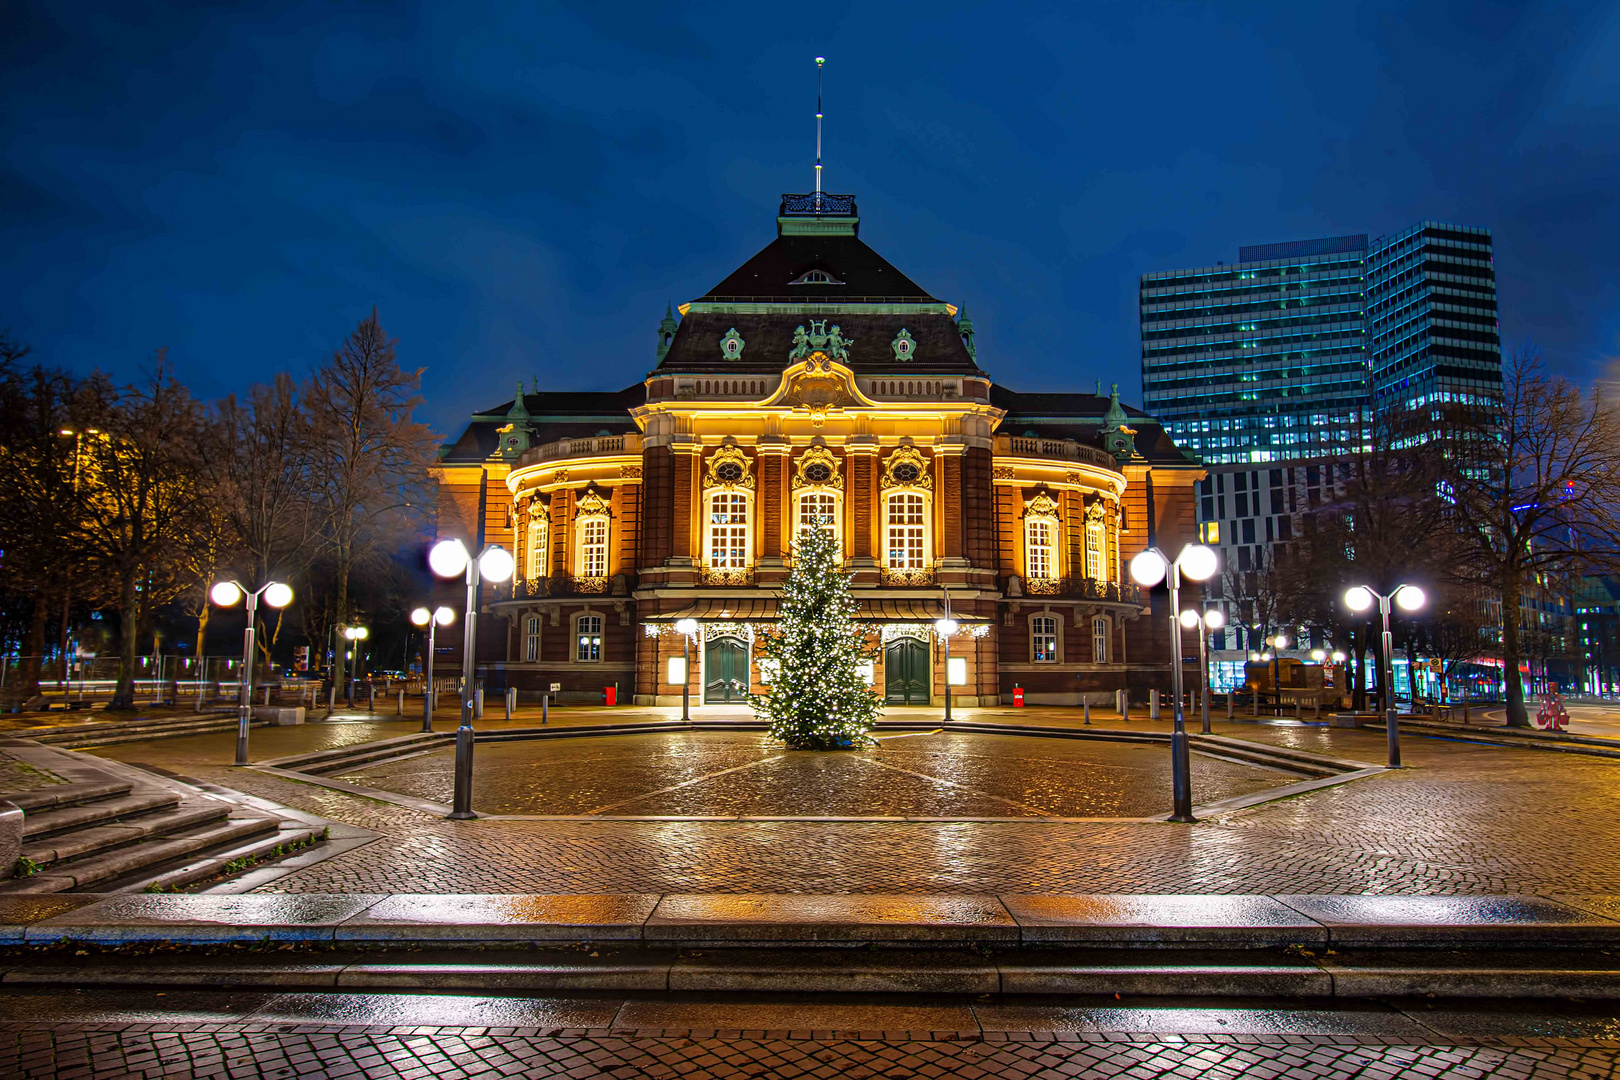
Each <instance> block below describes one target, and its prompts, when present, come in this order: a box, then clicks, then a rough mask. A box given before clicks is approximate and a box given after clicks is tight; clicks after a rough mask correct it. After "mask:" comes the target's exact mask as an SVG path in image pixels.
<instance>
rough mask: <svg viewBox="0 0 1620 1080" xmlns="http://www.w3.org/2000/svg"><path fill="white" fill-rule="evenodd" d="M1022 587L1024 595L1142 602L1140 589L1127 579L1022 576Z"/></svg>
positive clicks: (1123, 602)
mask: <svg viewBox="0 0 1620 1080" xmlns="http://www.w3.org/2000/svg"><path fill="white" fill-rule="evenodd" d="M1022 589H1023V593H1024V595H1025V596H1059V597H1063V598H1064V599H1070V600H1101V601H1104V602H1106V603H1114V604H1140V603H1141V602H1142V590H1141V589H1140V588H1139V587H1137V586H1136V585H1135V584H1133V583H1131V582H1128V581H1100V580H1098V579H1097V578H1088V577H1066V578H1024V579H1022Z"/></svg>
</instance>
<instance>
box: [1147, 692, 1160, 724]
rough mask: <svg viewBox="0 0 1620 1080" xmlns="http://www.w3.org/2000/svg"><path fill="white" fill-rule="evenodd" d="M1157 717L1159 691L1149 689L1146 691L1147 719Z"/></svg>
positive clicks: (1155, 718)
mask: <svg viewBox="0 0 1620 1080" xmlns="http://www.w3.org/2000/svg"><path fill="white" fill-rule="evenodd" d="M1158 718H1159V692H1158V691H1157V690H1149V691H1148V719H1149V720H1157V719H1158Z"/></svg>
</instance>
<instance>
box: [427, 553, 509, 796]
mask: <svg viewBox="0 0 1620 1080" xmlns="http://www.w3.org/2000/svg"><path fill="white" fill-rule="evenodd" d="M428 566H430V567H432V569H433V572H434V573H435V574H438V575H439V576H440V577H442V578H452V577H455V576H456V575H457V574H461V573H465V574H466V576H467V609H466V611H465V612H464V613H463V615H462V620H463V621H462V637H461V640H462V645H461V726H460V727H458V728H457V729H456V788H455V794H454V796H453V797H452V799H451V802H450V815H449V816H450V818H451V819H452V820H455V821H466V820H468V819H470V818H475V817H477V816H478V815H477V814H475V813H473V810H472V757H473V726H472V722H473V709H474V707H475V706H476V704H477V697H476V695H477V689H476V685H475V684H476V682H477V657H476V655H475V654H476V652H477V651H478V586H479V583H480V582H481V581H489V582H491V583H493V584H496V585H498V584H500V583H501V582H503V581H505V580H506V579H507V578H509V577H511V576H512V570H513V569H514V564H513V561H512V553H511V552H510V551H507V550H506V549H505V548H503V547H501V545H499V544H490V545H489V546H488V547H486V548H484V550H483V551H481V552H479V553H478V557H477V558H476V559H475V558H473V557H472V555H471V554H470V553H469V552H468V551H467V546H466V545H465V544H463V543H462V542H461V541H460V540H440V541H439V542H438V543H437V544H434V545H433V549H432V550H431V551H429V552H428Z"/></svg>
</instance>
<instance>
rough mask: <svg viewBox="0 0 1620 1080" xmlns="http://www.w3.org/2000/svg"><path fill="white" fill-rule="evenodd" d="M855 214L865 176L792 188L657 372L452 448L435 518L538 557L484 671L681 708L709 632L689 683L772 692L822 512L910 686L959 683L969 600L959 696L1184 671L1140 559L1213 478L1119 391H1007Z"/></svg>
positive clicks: (920, 695)
mask: <svg viewBox="0 0 1620 1080" xmlns="http://www.w3.org/2000/svg"><path fill="white" fill-rule="evenodd" d="M859 224H860V222H859V218H858V216H857V214H856V208H855V200H854V198H853V197H852V196H835V195H826V194H821V193H817V194H815V195H793V196H784V198H783V202H782V207H781V212H780V214H779V216H778V219H777V237H776V239H775V240H774V241H772V242H771V243H770V244H768V245H767V246H766V247H765V248H764V249H763V250H761V251H760V252H759V253H758V254H757V255H755V256H754V257H753V258H752V259H750V260H749V261H748V262H747V263H745V264H744V265H743V266H741V267H739V268H738V269H737V270H736V271H735V272H734V273H732V274H731V275H730V276H728V277H727V278H726V279H725V280H724V281H722V282H720V283H719V284H718V285H716V286H715V287H714V288H712V289H710V290H709V291H708V292H707V293H705V294H704V295H702V296H700V297H698V298H697V299H695V300H693V301H691V302H689V303H686V304H682V305H680V309H679V315H680V317H679V318H677V317H676V313H675V312H674V311H673V310H672V311H669V312H666V314H665V318H664V320H663V322H662V323H661V324H660V326H659V330H658V341H657V351H656V359H657V364H656V366H655V367H654V368H653V369H652V371H651V372H650V373H649V374H648V375H647V377H646V378H645V379H644V380H643V381H641V382H639V383H637V384H635V385H634V386H631V387H629V388H627V389H625V390H622V391H618V392H615V393H596V394H552V393H538V392H536V393H529V394H524V393H522V392H521V388H520V392H519V394H518V395H517V397H516V398H515V399H514V400H513V401H512V402H511V403H510V404H509V405H504V406H500V407H498V408H496V409H492V410H489V411H487V412H484V413H479V414H476V415H474V416H473V417H472V420H471V423H470V424H469V425H468V427H467V429H466V430H465V431H464V432H463V433H462V434H461V436H460V437H459V438H458V439H457V440H456V441H455V442H453V443H451V444H450V445H448V446H447V447H446V448H445V449H444V452H443V454H442V457H441V462H440V465H439V469H438V475H439V479H440V483H441V509H440V522H439V532H440V535H441V536H459V537H462V538H464V539H466V540H468V541H469V542H471V543H473V544H484V543H501V544H503V545H507V546H510V547H512V548H514V550H515V551H516V553H517V556H518V573H517V577H516V579H515V581H514V582H513V583H512V584H511V585H509V586H503V587H497V588H494V589H488V590H486V596H485V604H486V610H487V611H488V612H489V613H490V614H492V615H493V616H494V618H490V619H487V620H485V625H486V632H485V634H484V636H483V637H482V639H481V643H480V661H481V663H480V669H481V671H482V673H483V675H484V678H485V680H486V684H487V685H492V686H517V687H519V688H520V689H525V690H534V689H545V688H548V687H553V686H556V687H559V688H560V689H561V691H562V692H563V693H564V694H565V695H568V696H569V697H572V698H574V699H575V700H601V692H602V691H603V689H604V688H606V687H609V686H612V687H614V688H615V690H616V693H617V695H618V697H619V699H620V700H625V699H626V698H633V700H634V701H635V702H637V703H642V704H665V705H667V704H678V703H679V702H680V699H681V692H682V686H681V685H680V684H678V683H671V682H670V681H669V680H670V678H671V677H672V675H673V674H674V673H675V671H676V669H677V668H678V667H679V665H675V666H672V665H671V664H670V663H669V661H670V660H671V659H672V658H674V657H677V656H683V655H684V654H685V652H686V650H688V649H691V650H692V654H691V655H692V660H693V662H692V663H691V665H690V666H689V669H688V671H687V673H686V677H687V680H688V684H687V689H689V690H690V692H691V695H692V700H693V701H694V703H705V704H728V703H736V702H738V701H740V700H741V699H742V695H743V692H744V690H745V689H746V690H751V691H754V692H760V691H763V690H767V689H768V686H769V674H770V673H769V670H768V669H767V670H765V671H761V669H760V665H759V663H758V661H757V657H756V655H755V650H754V648H753V643H754V639H755V636H756V634H757V633H758V631H759V630H760V629H761V628H762V626H763V625H765V624H768V623H769V622H771V620H772V619H773V617H774V614H775V604H776V601H775V587H776V586H778V585H779V584H780V583H781V581H782V580H783V579H784V577H785V576H786V575H787V573H788V572H789V569H790V565H791V559H792V544H793V538H794V536H796V535H797V534H798V533H799V532H800V531H801V530H803V529H807V528H815V529H823V530H826V531H828V532H830V533H832V534H833V535H834V536H835V537H836V539H837V540H838V542H839V543H840V545H841V546H842V549H843V553H844V562H845V566H846V569H847V571H848V573H849V574H850V576H851V584H852V588H853V592H854V595H855V596H856V598H857V600H858V603H859V605H860V613H859V619H860V621H861V623H862V624H863V626H864V628H865V632H867V633H869V634H870V635H871V638H872V640H873V642H874V643H875V644H877V645H878V646H879V647H880V651H879V659H878V660H877V662H876V663H875V664H874V665H873V667H872V671H871V672H870V677H871V679H872V681H873V685H874V686H875V687H877V688H878V689H879V690H880V691H881V692H882V694H883V696H884V698H885V700H886V701H888V702H889V703H891V704H927V703H931V702H934V701H937V700H939V699H940V698H941V697H942V695H943V692H944V684H945V679H946V677H947V674H946V666H945V664H944V663H943V652H944V646H945V643H944V642H941V641H940V640H938V638H937V634H936V632H935V630H934V628H933V624H934V622H935V620H937V619H938V618H939V617H940V616H941V615H943V614H944V613H945V612H946V610H947V605H948V608H949V611H950V613H951V615H952V617H953V618H954V619H955V620H956V622H957V624H958V626H959V629H958V631H957V633H956V635H955V636H954V638H953V640H951V641H950V643H949V647H950V655H951V656H952V657H953V658H958V657H960V658H963V659H965V661H966V664H965V671H963V672H962V681H961V682H960V685H956V686H954V688H953V691H954V693H953V696H955V698H956V700H957V701H958V702H959V703H961V704H964V705H973V704H991V703H996V702H1001V701H1005V700H1009V699H1010V698H1011V697H1012V694H1013V691H1014V689H1015V688H1018V689H1023V690H1024V691H1025V692H1026V700H1028V701H1030V702H1051V703H1071V704H1072V703H1079V702H1081V701H1086V700H1089V701H1094V702H1099V703H1100V702H1103V701H1109V700H1112V696H1113V693H1114V691H1116V690H1118V689H1122V688H1128V689H1132V690H1133V691H1137V692H1138V694H1139V696H1140V695H1141V694H1144V693H1145V691H1146V690H1147V689H1152V688H1161V689H1162V688H1165V687H1167V686H1168V682H1169V640H1168V629H1167V628H1168V618H1169V613H1168V611H1167V610H1161V611H1159V613H1158V614H1159V615H1160V616H1162V617H1161V618H1148V617H1147V616H1148V614H1149V612H1150V610H1151V608H1152V605H1151V604H1150V602H1149V600H1148V599H1147V598H1146V597H1144V596H1143V595H1142V594H1140V593H1139V592H1138V590H1137V588H1136V587H1135V586H1134V585H1132V584H1130V583H1129V582H1128V581H1127V580H1126V579H1125V575H1124V574H1123V572H1122V571H1123V568H1124V567H1125V566H1126V564H1127V563H1128V562H1129V560H1130V558H1131V557H1132V556H1133V555H1134V554H1136V553H1137V552H1138V551H1141V550H1142V549H1144V548H1145V547H1147V546H1148V545H1150V544H1158V545H1159V546H1161V547H1163V548H1165V549H1166V550H1167V551H1171V552H1172V554H1173V553H1174V551H1175V550H1179V546H1180V544H1182V543H1184V542H1187V541H1189V540H1191V539H1192V538H1193V535H1194V528H1195V526H1194V516H1195V511H1196V508H1195V506H1194V497H1193V485H1194V484H1195V483H1196V482H1197V481H1198V479H1199V478H1200V477H1202V475H1203V471H1202V469H1201V468H1200V467H1199V466H1198V465H1197V464H1196V463H1195V462H1194V461H1193V460H1192V459H1191V458H1190V457H1188V456H1187V455H1186V454H1184V453H1183V452H1182V451H1180V450H1179V449H1177V448H1176V446H1175V445H1174V444H1173V443H1172V442H1171V441H1170V440H1169V439H1168V438H1167V437H1166V435H1165V433H1164V432H1163V430H1162V429H1161V428H1160V427H1159V425H1158V424H1157V423H1156V422H1155V421H1154V420H1152V419H1151V418H1149V417H1147V416H1144V415H1143V414H1142V413H1140V412H1139V411H1137V410H1133V409H1128V408H1126V407H1124V406H1123V405H1121V404H1120V402H1119V399H1118V395H1117V393H1115V394H1113V395H1112V396H1110V397H1102V396H1100V395H1094V394H1020V393H1017V392H1015V391H1011V390H1008V389H1006V388H1003V387H1001V386H998V385H996V384H995V383H994V382H993V381H992V379H991V377H990V375H989V374H988V373H987V372H986V371H985V370H984V369H983V368H981V367H980V364H979V357H978V349H977V347H976V344H975V341H974V331H973V326H972V323H971V322H970V321H969V320H968V319H967V317H966V315H965V314H962V313H960V312H959V311H958V309H957V308H956V307H955V306H953V305H951V304H947V303H945V302H943V301H940V300H938V299H936V298H934V297H932V296H930V295H929V294H928V293H926V292H925V291H924V290H923V289H922V288H921V287H920V286H918V285H917V284H916V283H915V282H913V281H912V280H911V279H910V278H909V277H907V276H906V275H905V274H903V273H902V272H900V271H899V270H898V269H897V268H895V267H894V266H893V265H892V264H890V263H889V262H888V261H887V260H885V259H884V258H883V257H882V256H880V255H879V254H878V253H877V252H875V251H874V250H873V249H872V248H870V247H869V246H867V245H866V244H865V243H864V242H863V241H861V240H860V238H859ZM1157 603H1158V606H1159V607H1160V608H1163V607H1164V603H1165V601H1164V600H1163V599H1162V598H1160V599H1159V600H1158V601H1157ZM688 619H690V620H694V621H695V622H696V623H697V624H698V626H699V632H698V634H697V639H696V640H689V639H688V638H687V637H686V636H685V635H683V634H681V633H679V632H677V631H676V630H675V626H676V624H677V623H683V622H684V620H688ZM437 662H438V667H439V670H440V671H441V672H445V673H448V668H449V666H450V665H451V664H452V663H454V662H456V661H455V657H454V654H453V652H441V654H440V657H439V658H438V661H437ZM565 699H566V698H565Z"/></svg>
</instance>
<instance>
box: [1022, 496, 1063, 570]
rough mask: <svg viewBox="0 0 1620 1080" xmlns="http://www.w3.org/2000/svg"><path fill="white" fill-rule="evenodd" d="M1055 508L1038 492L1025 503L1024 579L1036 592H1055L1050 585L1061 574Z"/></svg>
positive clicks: (1054, 504)
mask: <svg viewBox="0 0 1620 1080" xmlns="http://www.w3.org/2000/svg"><path fill="white" fill-rule="evenodd" d="M1058 535H1059V533H1058V507H1057V503H1056V502H1054V501H1053V500H1052V497H1051V496H1050V495H1048V494H1046V493H1045V492H1044V491H1043V492H1038V493H1037V494H1036V495H1035V497H1034V498H1033V499H1030V500H1029V502H1028V503H1026V504H1025V506H1024V578H1025V581H1026V583H1027V584H1029V585H1031V586H1035V588H1036V589H1037V591H1044V592H1054V591H1056V590H1055V589H1054V588H1052V586H1051V585H1050V584H1048V585H1047V587H1046V588H1045V589H1040V587H1039V585H1037V583H1039V582H1046V583H1051V582H1054V581H1056V580H1057V579H1058V578H1060V577H1062V576H1063V572H1062V569H1061V567H1060V565H1059V562H1058Z"/></svg>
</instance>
